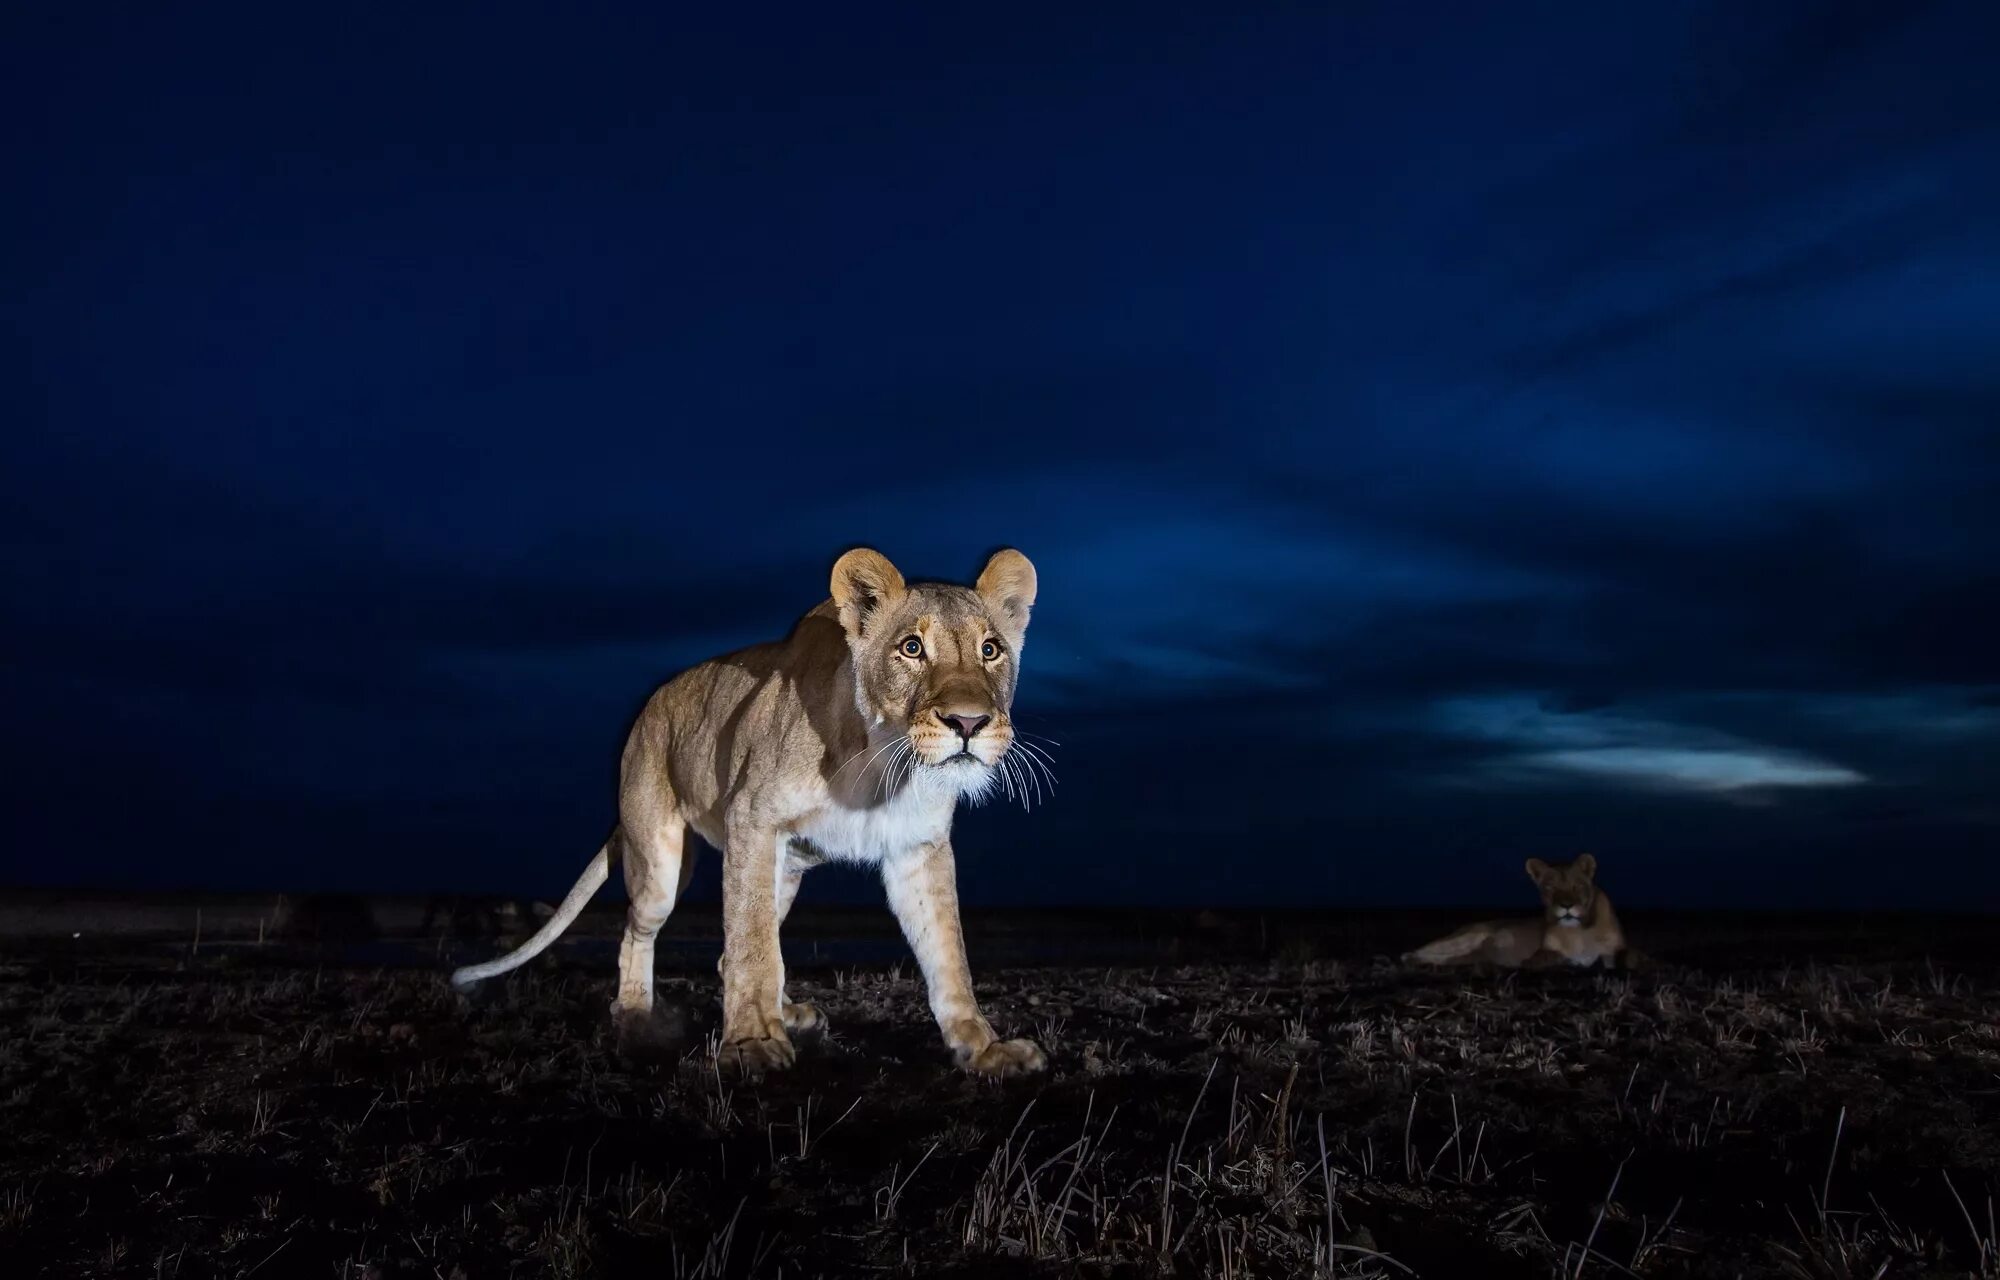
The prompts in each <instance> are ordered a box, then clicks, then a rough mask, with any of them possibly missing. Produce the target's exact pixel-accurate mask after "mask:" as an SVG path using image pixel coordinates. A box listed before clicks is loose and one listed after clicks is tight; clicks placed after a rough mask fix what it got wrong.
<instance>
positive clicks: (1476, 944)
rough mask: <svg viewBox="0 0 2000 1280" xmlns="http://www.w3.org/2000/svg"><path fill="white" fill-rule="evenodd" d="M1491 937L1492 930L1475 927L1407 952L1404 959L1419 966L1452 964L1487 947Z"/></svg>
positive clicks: (1461, 930)
mask: <svg viewBox="0 0 2000 1280" xmlns="http://www.w3.org/2000/svg"><path fill="white" fill-rule="evenodd" d="M1491 935H1492V930H1490V929H1483V928H1481V927H1479V926H1478V925H1473V926H1470V927H1468V928H1464V929H1460V930H1459V931H1458V932H1457V933H1448V934H1446V935H1445V936H1444V937H1442V938H1439V939H1438V940H1437V941H1435V942H1426V943H1425V944H1424V945H1423V946H1421V947H1418V948H1417V949H1416V950H1415V951H1405V952H1404V953H1403V959H1404V960H1406V961H1414V962H1416V963H1418V964H1450V963H1451V962H1452V961H1454V960H1463V959H1464V958H1465V957H1467V956H1469V955H1471V954H1472V953H1473V952H1475V951H1477V950H1479V949H1480V948H1481V947H1483V946H1485V945H1486V939H1487V938H1488V937H1490V936H1491Z"/></svg>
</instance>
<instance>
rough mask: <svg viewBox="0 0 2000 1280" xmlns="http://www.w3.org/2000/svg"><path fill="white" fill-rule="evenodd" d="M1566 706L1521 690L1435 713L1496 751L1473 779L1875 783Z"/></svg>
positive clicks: (1446, 725)
mask: <svg viewBox="0 0 2000 1280" xmlns="http://www.w3.org/2000/svg"><path fill="white" fill-rule="evenodd" d="M1562 705H1564V704H1561V703H1558V702H1557V701H1555V700H1552V699H1549V698H1544V697H1534V696H1528V695H1520V694H1514V695H1501V696H1482V697H1471V698H1455V699H1447V700H1444V701H1441V702H1439V703H1437V704H1436V705H1435V706H1434V707H1433V710H1432V719H1433V723H1434V725H1435V727H1436V728H1438V729H1440V730H1441V731H1443V732H1445V733H1446V734H1448V735H1451V736H1454V737H1460V738H1470V739H1473V740H1478V741H1485V742H1490V743H1492V744H1493V745H1494V747H1495V752H1494V754H1492V755H1491V756H1489V757H1487V758H1486V759H1484V760H1482V761H1480V762H1479V763H1478V764H1477V765H1476V766H1475V775H1476V776H1475V780H1478V781H1483V782H1487V783H1498V784H1500V785H1530V786H1532V785H1551V784H1562V783H1569V784H1574V783H1575V782H1576V781H1578V780H1580V779H1584V780H1595V781H1599V782H1606V783H1612V784H1618V785H1624V786H1630V787H1637V788H1642V789H1647V790H1665V791H1682V792H1691V793H1698V794H1699V793H1706V794H1712V795H1737V794H1740V793H1745V792H1759V791H1767V790H1771V789H1776V788H1788V787H1851V786H1859V785H1861V784H1863V783H1865V782H1867V781H1868V779H1867V777H1866V776H1864V775H1863V774H1862V773H1860V772H1859V771H1858V770H1855V769H1852V768H1849V767H1848V766H1846V765H1843V764H1839V763H1837V762H1834V761H1830V760H1824V759H1820V758H1818V757H1816V756H1813V755H1810V754H1807V753H1805V752H1801V751H1796V750H1791V749H1788V748H1785V747H1781V746H1776V745H1773V744H1769V743H1762V742H1755V741H1751V740H1747V739H1744V738H1741V737H1738V736H1736V735H1734V734H1729V733H1724V732H1722V731H1720V730H1716V729H1710V728H1706V727H1704V726H1700V725H1690V724H1682V723H1676V722H1673V721H1669V720H1661V719H1653V718H1649V717H1645V716H1641V715H1634V714H1627V713H1621V712H1616V711H1610V710H1577V711H1567V710H1563V709H1562Z"/></svg>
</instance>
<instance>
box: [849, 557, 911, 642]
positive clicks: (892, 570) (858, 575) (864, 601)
mask: <svg viewBox="0 0 2000 1280" xmlns="http://www.w3.org/2000/svg"><path fill="white" fill-rule="evenodd" d="M832 587H833V590H832V594H833V603H834V604H835V606H837V607H838V608H839V610H840V628H841V630H843V631H845V632H846V633H847V634H848V636H849V637H855V636H859V635H860V634H861V629H862V628H863V627H865V626H867V625H868V619H869V617H870V616H871V615H872V614H873V613H874V612H875V610H877V609H879V608H881V607H882V606H883V605H885V604H893V603H895V602H896V601H897V600H899V599H901V598H902V595H903V575H902V574H900V573H898V572H896V566H895V565H893V564H890V563H889V560H888V557H886V556H884V555H883V554H882V553H881V552H879V551H871V550H869V549H868V548H867V547H856V548H855V549H854V550H852V551H850V552H848V553H847V554H846V555H844V556H842V557H841V558H840V559H838V560H836V561H834V562H833V584H832Z"/></svg>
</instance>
